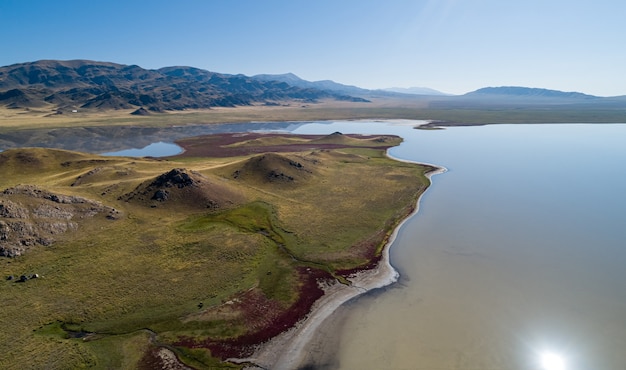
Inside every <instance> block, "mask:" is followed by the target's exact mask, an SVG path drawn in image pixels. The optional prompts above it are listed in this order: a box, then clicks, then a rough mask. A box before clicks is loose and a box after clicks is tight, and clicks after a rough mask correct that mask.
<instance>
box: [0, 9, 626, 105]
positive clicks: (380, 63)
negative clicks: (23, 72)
mask: <svg viewBox="0 0 626 370" xmlns="http://www.w3.org/2000/svg"><path fill="white" fill-rule="evenodd" d="M625 17H626V1H624V0H377V1H374V0H309V1H298V0H284V1H278V0H265V1H264V0H247V1H245V0H205V1H200V0H176V1H175V0H149V1H148V0H146V1H140V0H136V1H133V0H124V1H118V0H106V1H105V0H84V1H78V0H73V1H63V0H55V1H53V0H45V1H44V0H0V34H1V35H2V36H1V41H0V43H1V44H0V45H1V49H0V50H1V51H0V65H8V64H14V63H21V62H28V61H35V60H39V59H63V60H66V59H92V60H99V61H110V62H117V63H121V64H137V65H139V66H142V67H144V68H151V69H152V68H159V67H164V66H171V65H189V66H194V67H198V68H203V69H208V70H211V71H215V72H222V73H233V74H235V73H243V74H246V75H254V74H259V73H286V72H293V73H295V74H297V75H298V76H300V77H302V78H304V79H307V80H323V79H330V80H334V81H337V82H340V83H344V84H350V85H357V86H360V87H364V88H385V87H392V86H398V87H410V86H425V87H430V88H434V89H438V90H441V91H444V92H449V93H454V94H461V93H465V92H468V91H472V90H475V89H477V88H481V87H485V86H504V85H517V86H528V87H542V88H550V89H557V90H564V91H581V92H585V93H589V94H594V95H600V96H614V95H626V20H625V19H626V18H625Z"/></svg>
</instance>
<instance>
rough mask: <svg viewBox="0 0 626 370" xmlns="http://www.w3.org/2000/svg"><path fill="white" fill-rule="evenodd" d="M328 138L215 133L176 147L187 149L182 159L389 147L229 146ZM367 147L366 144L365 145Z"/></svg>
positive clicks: (363, 136)
mask: <svg viewBox="0 0 626 370" xmlns="http://www.w3.org/2000/svg"><path fill="white" fill-rule="evenodd" d="M327 136H328V135H289V134H262V133H247V134H232V133H230V134H215V135H206V136H198V137H193V138H189V139H183V140H179V141H177V144H179V145H180V146H182V147H183V148H184V149H185V152H183V153H182V154H179V155H178V156H179V157H216V158H225V157H238V156H244V155H250V154H259V153H266V152H274V153H284V152H302V151H309V150H319V149H339V148H345V147H348V146H350V147H361V148H376V149H388V148H390V147H391V146H392V145H389V146H380V145H378V146H376V145H363V146H355V145H347V144H337V143H317V142H312V143H309V142H303V143H294V144H285V145H263V146H253V145H251V146H234V147H228V145H230V144H235V143H239V142H242V141H245V140H254V139H258V138H272V137H282V138H306V139H309V140H316V139H322V138H324V137H327ZM345 136H346V137H351V138H359V139H373V138H376V137H380V135H369V136H367V135H345ZM364 144H367V143H364Z"/></svg>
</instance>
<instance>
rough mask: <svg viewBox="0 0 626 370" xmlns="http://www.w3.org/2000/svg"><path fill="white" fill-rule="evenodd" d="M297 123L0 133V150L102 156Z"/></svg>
mask: <svg viewBox="0 0 626 370" xmlns="http://www.w3.org/2000/svg"><path fill="white" fill-rule="evenodd" d="M301 124H302V123H298V122H258V123H254V124H250V123H228V124H206V125H202V124H197V125H185V126H170V127H136V126H102V127H72V128H57V129H52V130H49V129H33V130H19V131H14V132H8V133H0V150H3V149H4V150H6V149H10V148H23V147H38V148H56V149H66V150H76V151H81V152H87V153H105V152H116V151H122V150H127V149H134V148H145V147H146V146H149V145H151V144H153V143H156V142H168V143H171V142H174V141H175V140H178V139H182V138H185V137H192V136H199V135H208V134H217V133H227V132H245V131H248V130H251V129H256V130H266V131H285V130H287V131H288V130H291V129H294V128H296V127H298V126H299V125H301ZM167 155H170V154H167ZM139 156H144V154H139Z"/></svg>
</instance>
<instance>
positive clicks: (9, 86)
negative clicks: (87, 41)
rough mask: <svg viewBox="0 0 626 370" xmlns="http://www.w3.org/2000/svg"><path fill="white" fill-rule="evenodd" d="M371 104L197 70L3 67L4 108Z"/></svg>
mask: <svg viewBox="0 0 626 370" xmlns="http://www.w3.org/2000/svg"><path fill="white" fill-rule="evenodd" d="M321 99H335V100H346V101H356V102H365V101H367V100H366V99H363V98H359V97H353V96H349V95H345V94H342V93H340V92H337V91H332V90H324V89H319V88H313V87H299V86H294V85H290V84H288V83H285V82H281V81H276V80H263V79H255V78H252V77H247V76H244V75H229V74H222V73H215V72H209V71H206V70H203V69H198V68H193V67H181V66H176V67H165V68H160V69H157V70H150V69H144V68H141V67H139V66H136V65H122V64H116V63H109V62H95V61H87V60H71V61H58V60H41V61H37V62H31V63H20V64H14V65H10V66H6V67H0V106H6V107H8V108H34V107H56V108H57V109H59V111H63V110H69V109H72V110H73V109H78V108H81V109H132V108H140V107H141V108H144V109H145V110H148V111H156V112H159V111H164V110H183V109H197V108H211V107H233V106H238V105H251V104H257V103H261V104H279V103H280V102H283V101H287V100H292V101H301V102H315V101H318V100H321Z"/></svg>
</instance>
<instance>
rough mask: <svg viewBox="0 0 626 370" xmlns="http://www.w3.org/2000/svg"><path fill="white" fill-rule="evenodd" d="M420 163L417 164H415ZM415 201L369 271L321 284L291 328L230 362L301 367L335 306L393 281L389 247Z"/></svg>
mask: <svg viewBox="0 0 626 370" xmlns="http://www.w3.org/2000/svg"><path fill="white" fill-rule="evenodd" d="M387 155H388V156H389V154H387ZM389 157H390V158H392V159H394V160H398V161H402V162H409V163H418V162H413V161H406V160H402V159H398V158H394V157H391V156H389ZM418 164H420V163H418ZM429 166H432V167H435V168H437V170H435V171H433V172H430V173H429V174H428V175H427V177H428V178H429V179H430V178H431V177H432V176H433V175H437V174H440V173H443V172H445V171H446V169H445V168H443V167H439V166H435V165H430V164H429ZM422 195H423V194H421V195H420V197H419V198H418V200H417V204H416V206H415V210H414V211H413V213H411V214H410V215H409V216H407V217H406V218H405V219H404V220H403V221H402V222H401V223H400V224H399V225H398V226H397V227H396V228H395V229H394V231H393V233H392V234H391V236H390V238H389V241H388V242H387V244H386V245H385V247H384V249H383V253H382V256H381V259H380V262H379V263H378V265H377V267H376V268H374V269H371V270H365V271H361V272H358V273H356V274H354V275H353V276H351V277H350V278H349V279H348V280H349V281H350V282H351V285H344V284H341V283H339V282H335V283H333V284H330V285H326V286H323V287H322V288H323V289H324V295H323V296H322V297H321V298H320V299H319V300H317V301H316V302H315V304H314V305H313V307H312V308H311V312H310V313H309V314H308V315H307V317H305V318H304V319H303V320H301V321H300V322H299V323H298V324H296V325H295V326H294V327H293V328H291V329H289V330H287V331H285V332H283V333H281V334H280V335H278V336H276V337H274V338H272V339H271V340H270V341H268V342H266V343H263V344H262V345H260V346H259V348H258V349H257V350H256V351H255V352H254V354H253V355H252V356H251V357H249V358H241V359H234V358H233V359H228V361H230V362H234V363H249V364H251V365H250V366H249V367H247V369H272V370H292V369H297V368H298V367H299V366H302V365H303V364H302V362H303V360H304V358H305V357H306V354H307V351H306V350H307V345H308V344H309V342H311V340H312V339H313V338H314V337H315V334H316V331H317V329H318V328H319V327H320V325H321V324H322V323H323V322H324V320H326V319H327V318H328V317H329V316H330V315H331V314H332V313H333V312H334V311H335V310H336V309H337V308H339V306H341V305H342V304H344V303H346V302H348V301H350V300H351V299H353V298H355V297H358V296H360V295H361V294H364V293H366V292H368V291H370V290H373V289H377V288H382V287H385V286H388V285H390V284H393V283H395V282H396V281H397V280H398V277H399V274H398V272H397V271H396V270H395V269H394V267H393V266H392V265H391V263H390V262H389V248H390V247H391V245H392V244H393V242H394V240H395V239H396V236H397V234H398V230H400V228H401V227H402V225H404V223H405V222H406V221H407V220H408V219H409V218H411V217H412V216H413V215H415V214H416V213H417V212H418V210H419V203H420V199H421V197H422Z"/></svg>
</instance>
